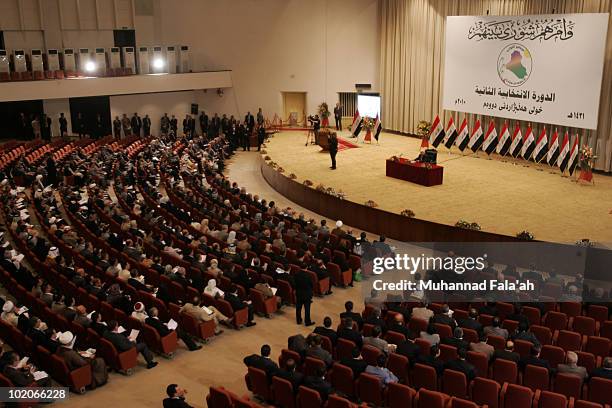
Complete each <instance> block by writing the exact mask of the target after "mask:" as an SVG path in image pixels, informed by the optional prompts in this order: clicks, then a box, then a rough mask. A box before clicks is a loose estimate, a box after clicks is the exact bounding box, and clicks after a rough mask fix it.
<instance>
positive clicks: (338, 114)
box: [334, 102, 342, 130]
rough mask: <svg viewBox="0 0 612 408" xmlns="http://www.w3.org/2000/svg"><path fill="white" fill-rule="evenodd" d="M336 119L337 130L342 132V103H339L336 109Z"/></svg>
mask: <svg viewBox="0 0 612 408" xmlns="http://www.w3.org/2000/svg"><path fill="white" fill-rule="evenodd" d="M334 119H336V130H342V105H340V102H337V103H336V107H335V108H334Z"/></svg>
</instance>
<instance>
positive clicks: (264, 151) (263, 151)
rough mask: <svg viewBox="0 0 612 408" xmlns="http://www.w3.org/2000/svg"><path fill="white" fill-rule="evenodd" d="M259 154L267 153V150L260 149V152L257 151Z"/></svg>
mask: <svg viewBox="0 0 612 408" xmlns="http://www.w3.org/2000/svg"><path fill="white" fill-rule="evenodd" d="M259 154H268V152H267V151H266V150H262V151H261V152H259Z"/></svg>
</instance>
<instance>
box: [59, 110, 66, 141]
mask: <svg viewBox="0 0 612 408" xmlns="http://www.w3.org/2000/svg"><path fill="white" fill-rule="evenodd" d="M59 126H60V137H64V136H67V135H68V120H67V119H66V117H65V116H64V113H63V112H62V113H60V117H59Z"/></svg>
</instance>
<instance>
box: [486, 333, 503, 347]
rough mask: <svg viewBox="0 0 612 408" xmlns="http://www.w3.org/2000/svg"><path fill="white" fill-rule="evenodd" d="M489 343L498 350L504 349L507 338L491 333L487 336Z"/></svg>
mask: <svg viewBox="0 0 612 408" xmlns="http://www.w3.org/2000/svg"><path fill="white" fill-rule="evenodd" d="M487 344H489V345H491V346H493V347H494V348H495V349H496V350H503V349H505V348H506V339H504V338H503V337H501V336H495V335H492V334H490V335H489V336H487Z"/></svg>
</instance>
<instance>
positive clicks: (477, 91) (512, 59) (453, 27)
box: [443, 13, 609, 129]
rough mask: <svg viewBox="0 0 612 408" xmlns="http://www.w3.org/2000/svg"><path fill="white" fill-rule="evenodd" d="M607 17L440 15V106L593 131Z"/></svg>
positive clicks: (590, 15)
mask: <svg viewBox="0 0 612 408" xmlns="http://www.w3.org/2000/svg"><path fill="white" fill-rule="evenodd" d="M608 20H609V15H608V14H607V13H599V14H588V13H587V14H559V15H539V16H451V17H447V20H446V43H445V46H446V49H445V61H444V67H445V68H444V90H443V107H444V109H447V110H453V111H460V112H469V113H476V114H483V115H488V116H499V117H504V118H509V119H517V120H526V121H533V122H542V123H550V124H556V125H560V126H570V127H577V128H587V129H596V128H597V119H598V110H599V97H600V93H601V79H602V74H603V64H604V52H605V41H606V33H607V29H608Z"/></svg>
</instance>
